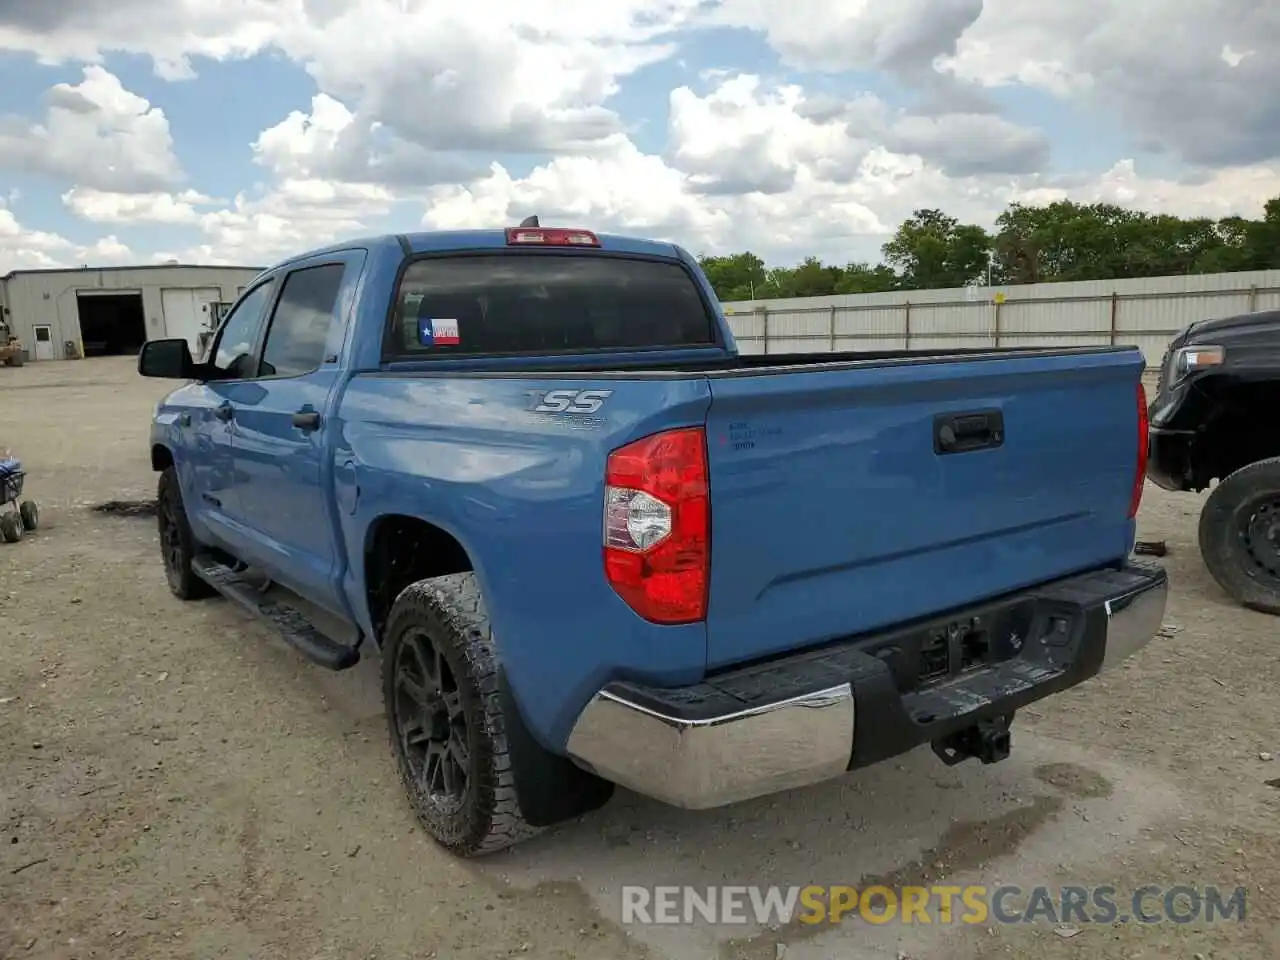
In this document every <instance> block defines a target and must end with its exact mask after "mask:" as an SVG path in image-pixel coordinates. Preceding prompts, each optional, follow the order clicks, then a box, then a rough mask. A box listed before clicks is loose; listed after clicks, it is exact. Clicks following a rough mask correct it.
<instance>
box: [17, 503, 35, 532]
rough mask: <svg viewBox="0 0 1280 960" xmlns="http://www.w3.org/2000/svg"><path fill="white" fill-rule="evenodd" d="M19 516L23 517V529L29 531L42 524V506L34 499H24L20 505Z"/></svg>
mask: <svg viewBox="0 0 1280 960" xmlns="http://www.w3.org/2000/svg"><path fill="white" fill-rule="evenodd" d="M18 516H19V517H21V518H22V526H23V529H25V530H27V531H28V532H30V531H32V530H35V529H36V528H37V527H39V526H40V508H39V507H38V506H36V502H35V501H34V500H23V501H22V503H21V505H19V507H18Z"/></svg>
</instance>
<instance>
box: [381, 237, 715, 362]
mask: <svg viewBox="0 0 1280 960" xmlns="http://www.w3.org/2000/svg"><path fill="white" fill-rule="evenodd" d="M393 321H394V326H393V328H392V336H393V338H394V341H393V343H392V344H391V349H390V350H388V351H387V352H388V353H390V354H393V355H399V356H402V357H425V356H468V355H472V354H488V353H564V352H567V351H579V350H628V349H637V348H642V347H686V346H703V345H706V344H710V343H714V342H715V329H714V327H713V325H712V319H711V314H710V312H709V311H708V309H707V306H706V304H705V303H704V302H703V300H702V297H701V296H700V295H699V293H698V287H697V284H696V283H695V282H694V280H693V277H692V276H690V274H689V273H688V272H687V271H686V270H685V269H684V268H683V267H681V266H680V265H679V264H675V263H664V262H661V261H654V260H633V259H625V258H620V257H603V256H572V255H547V254H521V253H506V254H494V255H480V256H457V257H433V258H429V259H425V260H417V261H415V262H413V263H411V264H409V266H408V268H407V269H406V270H405V274H404V279H403V280H402V281H401V283H400V290H399V292H398V294H397V299H396V308H395V316H394V317H393Z"/></svg>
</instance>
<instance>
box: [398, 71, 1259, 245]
mask: <svg viewBox="0 0 1280 960" xmlns="http://www.w3.org/2000/svg"><path fill="white" fill-rule="evenodd" d="M851 112H852V113H856V114H857V115H858V116H860V117H862V118H863V119H862V121H861V123H851V122H849V120H848V117H849V114H850V113H851ZM836 114H837V116H838V117H839V119H832V118H831V112H829V111H828V112H825V113H824V112H823V111H822V110H821V109H815V108H814V104H812V103H810V102H808V101H806V100H805V98H804V96H803V92H802V91H800V90H799V89H797V88H794V87H783V88H780V89H768V88H766V87H765V86H764V85H763V84H762V83H761V81H760V80H759V79H758V78H755V77H729V78H727V79H724V80H723V82H722V84H721V85H720V86H719V87H717V88H716V89H715V90H713V91H711V92H710V93H709V94H708V95H706V96H705V97H699V96H697V95H696V94H694V93H693V92H692V91H691V90H687V89H680V90H676V91H674V92H673V93H672V103H671V135H670V150H669V156H668V157H667V158H666V159H664V158H662V157H658V156H653V155H646V154H644V153H642V152H641V151H640V150H639V149H638V148H637V147H636V146H635V144H634V143H633V142H631V141H630V140H628V139H626V138H622V137H619V138H616V139H615V140H614V141H612V142H611V149H610V150H608V151H604V150H601V151H598V152H597V153H596V154H595V155H593V156H590V157H557V158H555V159H553V160H551V161H549V162H547V163H544V164H541V165H539V166H538V167H536V168H535V169H534V170H532V171H531V172H530V173H529V174H528V175H527V176H524V177H513V176H512V174H511V173H510V172H509V171H508V170H507V169H506V168H504V167H503V166H501V165H499V164H494V165H493V166H492V168H491V170H490V171H489V173H488V174H487V175H485V176H483V177H480V178H477V179H476V180H474V181H472V182H470V183H468V184H465V185H452V186H441V187H438V188H436V189H434V190H433V191H431V193H430V195H429V196H430V198H429V201H428V204H427V210H426V213H425V215H424V218H423V224H424V225H425V226H427V227H429V228H451V227H476V226H500V225H504V224H511V223H515V222H518V220H519V219H520V218H522V217H524V216H527V215H529V214H531V213H537V214H538V215H539V216H540V217H541V218H542V219H543V222H544V223H556V224H563V225H573V226H583V227H589V228H595V229H600V230H615V231H624V232H632V233H640V234H647V235H652V236H658V237H663V238H669V239H673V240H677V241H678V242H681V243H682V244H684V245H686V246H689V247H691V248H693V249H695V250H703V251H707V252H728V251H733V250H741V249H744V248H750V249H752V250H754V251H756V252H757V253H759V254H761V255H762V256H765V257H766V259H769V260H770V261H771V262H784V263H785V262H795V261H797V260H799V259H801V258H803V257H804V256H807V255H811V254H812V255H817V256H821V257H823V258H825V259H828V260H832V261H835V262H842V261H845V260H848V259H868V260H876V259H878V258H879V247H880V245H881V244H882V243H883V242H884V241H885V240H886V239H887V236H888V234H889V232H890V231H891V230H892V229H893V228H894V227H895V226H896V225H897V224H898V223H900V222H901V221H902V220H903V219H905V218H906V217H907V216H909V215H910V214H911V212H912V211H913V210H915V209H917V208H921V207H941V208H943V209H945V210H947V211H948V212H949V213H952V214H953V215H955V216H957V217H959V218H961V219H962V220H965V221H968V222H975V223H979V224H982V225H984V226H988V227H989V226H992V225H993V223H994V220H995V217H996V216H997V214H998V213H999V212H1000V211H1001V210H1002V209H1003V208H1004V207H1005V206H1006V205H1007V204H1008V203H1010V202H1012V201H1016V200H1021V201H1024V202H1049V201H1051V200H1055V199H1060V198H1063V197H1071V198H1073V199H1079V200H1082V201H1085V202H1089V201H1094V200H1099V201H1103V200H1105V201H1108V202H1112V203H1118V204H1122V205H1126V206H1132V207H1138V208H1143V209H1152V210H1167V211H1169V212H1182V213H1184V214H1187V215H1196V214H1199V215H1205V216H1215V217H1217V216H1224V215H1227V214H1231V213H1246V214H1249V215H1257V214H1258V213H1259V211H1260V209H1261V205H1262V202H1263V201H1264V200H1265V199H1266V198H1267V197H1270V196H1275V195H1277V194H1280V173H1278V172H1277V171H1276V170H1273V169H1271V168H1268V167H1266V166H1256V167H1249V168H1238V169H1231V170H1225V171H1218V172H1216V173H1209V174H1206V175H1204V176H1202V177H1200V178H1198V179H1195V180H1189V181H1186V182H1183V181H1177V180H1169V179H1160V178H1150V177H1144V176H1142V175H1140V173H1139V172H1138V170H1137V168H1136V166H1135V164H1134V162H1133V161H1132V160H1126V161H1122V162H1120V163H1118V164H1117V165H1116V166H1115V167H1114V168H1113V169H1111V170H1109V171H1107V172H1106V173H1104V174H1102V175H1100V176H1093V177H1086V176H1078V175H1077V176H1071V177H1065V176H1062V175H1058V174H1052V175H1050V174H1023V175H1017V174H1002V175H993V174H991V173H989V172H986V171H985V170H983V169H982V164H981V163H977V162H975V161H974V160H973V158H972V157H970V158H969V163H970V164H971V166H972V168H973V169H972V170H971V171H970V172H968V173H963V174H962V173H954V172H953V173H949V172H948V170H947V169H946V168H947V167H948V166H951V167H955V166H957V161H956V157H955V156H947V155H946V152H945V150H943V151H939V150H938V149H937V147H938V145H939V143H944V142H945V140H946V139H947V135H948V134H949V133H950V134H955V133H956V131H957V130H962V129H963V128H964V126H965V125H972V126H973V127H975V128H977V129H978V130H979V131H981V129H982V125H983V124H986V125H987V130H988V131H991V132H993V133H999V132H1000V131H1001V129H1002V127H1001V125H1002V124H1004V121H1001V120H1000V119H999V118H986V117H977V118H971V117H967V116H964V117H961V118H960V119H959V120H956V119H955V118H953V119H951V120H947V121H945V122H936V121H933V120H927V119H925V118H915V117H902V116H895V115H893V114H892V113H891V112H890V111H888V110H887V109H886V108H885V107H884V105H883V104H880V103H879V102H878V101H874V100H871V99H867V100H865V101H864V102H861V103H859V104H855V105H854V106H853V107H852V108H846V109H843V110H842V111H836ZM815 116H816V119H815V118H814V117H815ZM857 129H865V130H872V131H875V132H876V135H875V136H874V137H872V138H871V139H868V140H863V139H861V138H859V137H857V136H855V134H854V132H853V131H854V130H857ZM1016 129H1017V128H1014V130H1015V131H1016ZM877 138H879V139H881V140H884V141H888V142H891V143H894V144H895V145H896V146H897V148H898V149H897V150H896V151H895V150H893V149H889V148H887V147H885V146H883V145H882V144H877V143H875V139H877ZM1004 139H1005V140H1006V141H1011V142H1014V143H1016V142H1017V137H1016V136H1014V135H1012V134H1010V133H1008V132H1007V131H1006V135H1005V138H1004ZM913 141H915V144H914V145H915V146H916V147H917V149H914V150H910V151H908V149H907V148H908V147H910V146H912V145H913ZM965 142H968V141H965ZM969 149H976V148H973V147H970V148H969ZM931 155H932V156H931ZM963 159H964V158H963V156H962V157H961V160H963ZM959 165H960V166H963V163H960V164H959ZM717 188H720V189H717Z"/></svg>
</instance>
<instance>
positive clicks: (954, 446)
mask: <svg viewBox="0 0 1280 960" xmlns="http://www.w3.org/2000/svg"><path fill="white" fill-rule="evenodd" d="M1003 444H1004V414H1003V413H1001V412H1000V411H999V410H978V411H975V412H973V413H954V414H944V415H942V416H937V417H934V418H933V452H934V453H936V454H939V455H942V454H947V453H967V452H968V451H970V450H990V449H991V448H993V447H999V446H1001V445H1003Z"/></svg>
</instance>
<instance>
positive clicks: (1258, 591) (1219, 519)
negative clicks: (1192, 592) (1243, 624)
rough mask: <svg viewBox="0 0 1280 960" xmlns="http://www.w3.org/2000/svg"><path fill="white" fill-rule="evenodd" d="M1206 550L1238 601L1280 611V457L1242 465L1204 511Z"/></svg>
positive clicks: (1202, 531) (1219, 579) (1208, 562)
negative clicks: (1245, 465)
mask: <svg viewBox="0 0 1280 960" xmlns="http://www.w3.org/2000/svg"><path fill="white" fill-rule="evenodd" d="M1200 554H1201V556H1203V557H1204V562H1205V566H1206V567H1208V568H1209V573H1210V574H1212V575H1213V579H1214V580H1216V581H1217V582H1218V585H1219V586H1221V587H1222V589H1223V590H1225V591H1226V592H1227V593H1229V594H1230V595H1231V597H1232V598H1233V599H1234V600H1236V601H1237V602H1238V603H1241V604H1243V605H1244V606H1246V607H1250V608H1251V609H1254V610H1260V611H1262V612H1263V613H1270V614H1276V615H1280V457H1273V458H1272V459H1270V460H1259V461H1258V462H1257V463H1251V464H1249V465H1248V466H1247V467H1241V468H1240V469H1239V470H1237V471H1236V472H1235V473H1233V474H1231V475H1230V476H1229V477H1227V478H1226V479H1225V480H1223V481H1222V482H1221V483H1220V484H1218V486H1217V487H1216V488H1214V491H1213V493H1211V494H1210V495H1209V499H1208V501H1207V502H1206V503H1205V505H1204V510H1203V511H1201V513H1200Z"/></svg>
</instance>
